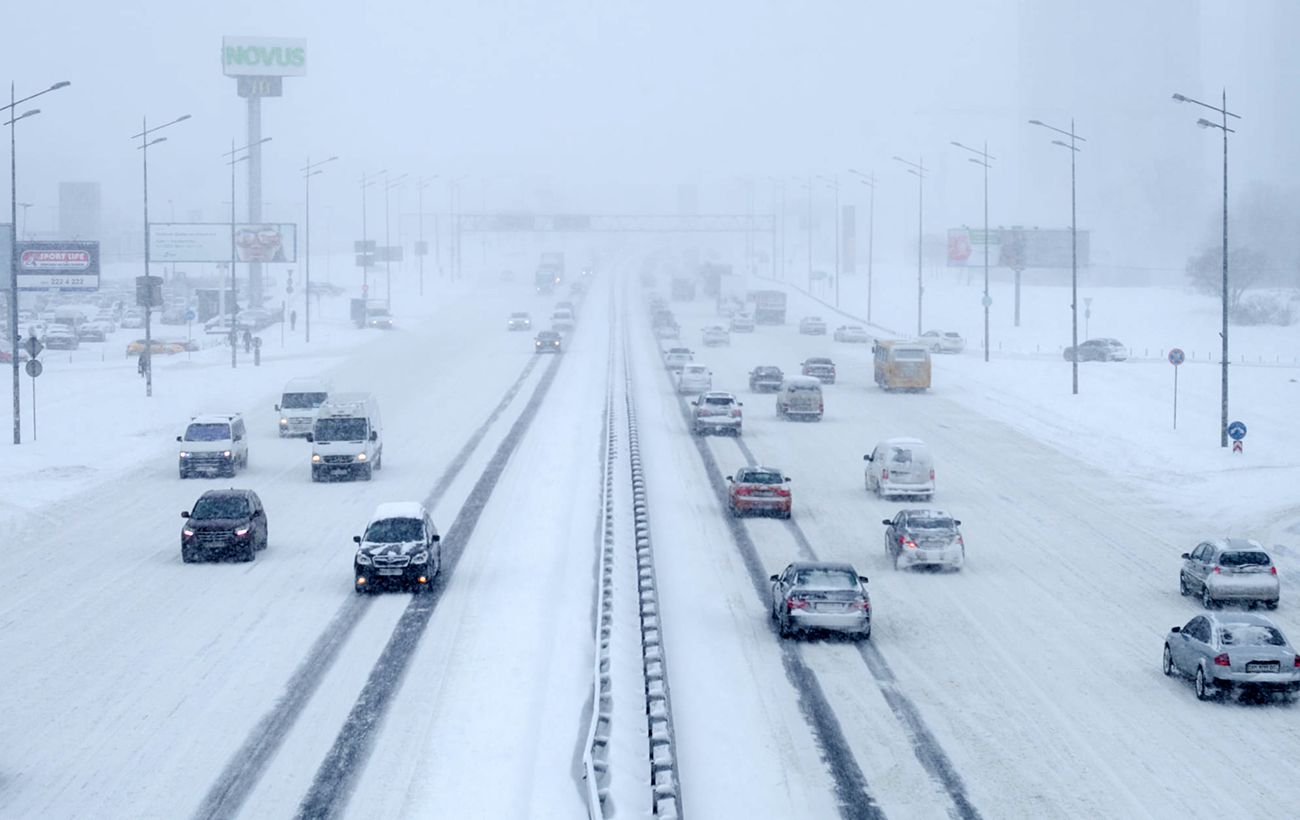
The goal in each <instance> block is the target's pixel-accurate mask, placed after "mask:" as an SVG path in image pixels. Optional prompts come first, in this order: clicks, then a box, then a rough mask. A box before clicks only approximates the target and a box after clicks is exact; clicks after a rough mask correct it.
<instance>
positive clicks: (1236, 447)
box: [1228, 421, 1246, 453]
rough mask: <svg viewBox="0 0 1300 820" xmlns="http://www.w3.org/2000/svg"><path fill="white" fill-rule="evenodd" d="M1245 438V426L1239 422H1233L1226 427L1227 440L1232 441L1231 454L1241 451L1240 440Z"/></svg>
mask: <svg viewBox="0 0 1300 820" xmlns="http://www.w3.org/2000/svg"><path fill="white" fill-rule="evenodd" d="M1245 437H1246V425H1245V424H1244V423H1243V422H1240V421H1234V422H1232V423H1231V424H1229V425H1228V438H1230V439H1232V452H1234V453H1240V452H1243V449H1242V443H1241V442H1242V439H1244V438H1245Z"/></svg>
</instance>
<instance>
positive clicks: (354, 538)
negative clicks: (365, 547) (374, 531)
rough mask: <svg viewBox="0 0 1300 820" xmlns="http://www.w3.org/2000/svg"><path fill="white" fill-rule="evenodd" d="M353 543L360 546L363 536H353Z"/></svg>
mask: <svg viewBox="0 0 1300 820" xmlns="http://www.w3.org/2000/svg"><path fill="white" fill-rule="evenodd" d="M352 543H354V544H360V543H361V536H359V535H354V536H352Z"/></svg>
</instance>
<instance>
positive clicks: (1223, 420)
mask: <svg viewBox="0 0 1300 820" xmlns="http://www.w3.org/2000/svg"><path fill="white" fill-rule="evenodd" d="M1221 99H1222V106H1221V107H1216V106H1213V105H1209V104H1208V103H1203V102H1201V101H1200V100H1194V99H1192V98H1191V97H1184V96H1183V95H1182V94H1175V95H1174V100H1176V101H1177V102H1189V103H1193V104H1195V105H1199V106H1201V107H1202V108H1208V109H1210V110H1211V111H1214V112H1216V113H1218V114H1219V115H1221V118H1222V122H1221V123H1219V122H1211V121H1210V120H1207V119H1205V118H1204V117H1202V118H1201V119H1199V120H1197V121H1196V124H1197V125H1199V126H1201V127H1202V128H1218V129H1219V130H1220V131H1222V132H1223V299H1222V301H1223V310H1222V313H1223V317H1222V318H1223V326H1222V328H1221V329H1220V331H1219V336H1220V338H1221V339H1222V341H1223V357H1222V365H1221V366H1222V371H1223V372H1222V376H1221V380H1222V385H1221V388H1220V389H1221V395H1220V397H1219V404H1220V408H1219V446H1220V447H1227V446H1228V135H1229V134H1232V133H1235V132H1234V131H1233V129H1231V128H1229V127H1228V117H1232V118H1233V119H1238V120H1239V119H1241V115H1239V114H1234V113H1232V112H1231V111H1229V110H1228V90H1227V89H1226V88H1225V89H1223V96H1222V98H1221Z"/></svg>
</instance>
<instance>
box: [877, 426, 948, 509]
mask: <svg viewBox="0 0 1300 820" xmlns="http://www.w3.org/2000/svg"><path fill="white" fill-rule="evenodd" d="M862 460H863V461H865V462H867V466H866V471H865V473H864V477H865V483H866V487H867V492H869V493H875V494H876V495H878V496H880V497H881V498H890V497H892V496H915V497H918V498H924V499H926V500H929V499H931V498H934V457H933V456H932V455H931V454H930V448H929V447H928V446H926V444H925V442H924V441H921V440H920V439H916V438H889V439H885V440H884V441H882V442H880V443H879V444H877V445H876V448H875V449H874V450H872V451H871V452H870V453H868V454H867V455H864V456H863V457H862Z"/></svg>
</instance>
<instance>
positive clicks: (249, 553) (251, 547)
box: [239, 541, 257, 563]
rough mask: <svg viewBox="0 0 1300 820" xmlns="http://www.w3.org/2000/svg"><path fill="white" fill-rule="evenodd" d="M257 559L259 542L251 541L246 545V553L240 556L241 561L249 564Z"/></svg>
mask: <svg viewBox="0 0 1300 820" xmlns="http://www.w3.org/2000/svg"><path fill="white" fill-rule="evenodd" d="M256 557H257V541H249V542H248V543H247V544H246V545H244V551H243V552H241V553H240V554H239V560H241V561H244V562H245V563H247V562H248V561H252V560H253V559H254V558H256Z"/></svg>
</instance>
